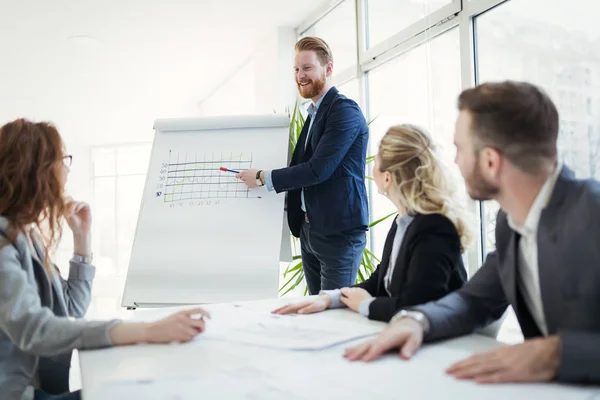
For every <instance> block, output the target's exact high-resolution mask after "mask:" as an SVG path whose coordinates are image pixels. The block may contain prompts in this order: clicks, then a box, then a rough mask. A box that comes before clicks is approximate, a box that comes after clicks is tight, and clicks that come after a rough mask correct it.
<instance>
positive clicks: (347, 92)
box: [338, 79, 364, 112]
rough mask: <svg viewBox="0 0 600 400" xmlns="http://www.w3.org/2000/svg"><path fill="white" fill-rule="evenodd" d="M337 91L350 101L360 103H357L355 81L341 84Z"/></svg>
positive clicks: (358, 94) (358, 95) (357, 91)
mask: <svg viewBox="0 0 600 400" xmlns="http://www.w3.org/2000/svg"><path fill="white" fill-rule="evenodd" d="M338 90H339V91H340V93H341V94H343V95H344V96H346V97H347V98H349V99H352V100H354V101H355V102H357V103H360V102H359V97H360V91H359V87H358V80H357V79H352V80H350V81H348V82H346V83H343V84H341V85H340V86H338ZM363 112H364V110H363Z"/></svg>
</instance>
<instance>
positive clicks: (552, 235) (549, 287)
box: [537, 167, 574, 335]
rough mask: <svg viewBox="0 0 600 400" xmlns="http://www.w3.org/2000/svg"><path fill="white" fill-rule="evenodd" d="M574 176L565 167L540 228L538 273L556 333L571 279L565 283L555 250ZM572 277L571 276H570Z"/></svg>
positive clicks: (546, 312) (550, 323)
mask: <svg viewBox="0 0 600 400" xmlns="http://www.w3.org/2000/svg"><path fill="white" fill-rule="evenodd" d="M573 177H574V175H573V172H572V171H571V170H570V169H569V168H567V167H563V168H562V170H561V172H560V175H559V176H558V179H557V180H556V184H555V185H554V190H553V191H552V196H551V197H550V201H549V202H548V205H547V206H546V208H544V209H543V210H542V214H541V216H540V222H539V225H538V231H537V246H538V274H539V279H540V291H541V296H542V304H543V308H544V316H545V319H546V326H547V328H548V334H550V335H552V334H554V333H556V329H557V326H558V317H559V316H560V310H561V306H560V305H561V292H560V289H561V286H563V285H564V287H565V288H567V290H568V288H569V282H562V278H561V277H564V276H565V275H564V273H563V272H564V271H563V270H562V268H564V266H563V265H560V263H559V259H558V258H557V257H556V256H555V249H556V247H557V242H558V239H559V235H560V229H559V227H560V226H562V221H561V215H562V214H561V212H560V209H561V207H562V205H563V203H564V201H565V198H566V196H567V194H568V191H569V181H570V180H571V179H572V178H573ZM566 279H568V276H567V277H566Z"/></svg>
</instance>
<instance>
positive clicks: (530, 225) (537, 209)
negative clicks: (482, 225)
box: [507, 161, 562, 235]
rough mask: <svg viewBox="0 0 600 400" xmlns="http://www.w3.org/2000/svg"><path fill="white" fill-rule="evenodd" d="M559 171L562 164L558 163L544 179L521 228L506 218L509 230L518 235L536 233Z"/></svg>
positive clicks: (509, 217)
mask: <svg viewBox="0 0 600 400" xmlns="http://www.w3.org/2000/svg"><path fill="white" fill-rule="evenodd" d="M561 170H562V162H561V161H559V162H558V163H557V164H556V168H555V169H554V172H553V173H552V174H551V175H550V176H549V177H548V179H546V182H544V185H543V186H542V188H541V189H540V192H539V193H538V195H537V196H536V198H535V200H534V201H533V204H532V205H531V208H530V209H529V213H528V214H527V217H526V218H525V223H524V224H523V226H519V225H518V224H517V223H515V222H514V220H513V219H512V218H511V216H510V215H509V216H508V217H507V220H508V226H510V228H511V229H512V230H513V231H516V232H517V233H519V234H520V235H524V234H534V233H535V232H536V231H537V227H538V225H539V222H540V217H541V215H542V211H543V210H544V208H546V206H547V205H548V203H549V202H550V198H551V197H552V192H553V191H554V186H555V185H556V181H557V180H558V176H559V175H560V171H561Z"/></svg>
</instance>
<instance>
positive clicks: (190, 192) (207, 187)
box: [164, 150, 257, 203]
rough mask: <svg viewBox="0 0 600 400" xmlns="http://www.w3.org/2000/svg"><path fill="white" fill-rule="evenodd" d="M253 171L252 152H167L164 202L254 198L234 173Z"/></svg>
mask: <svg viewBox="0 0 600 400" xmlns="http://www.w3.org/2000/svg"><path fill="white" fill-rule="evenodd" d="M221 167H225V168H227V169H229V170H232V171H243V170H246V169H251V168H252V153H229V154H224V153H223V152H220V153H215V152H211V153H206V152H205V153H203V154H201V156H200V158H199V157H198V153H197V152H195V153H188V152H183V153H181V152H173V151H171V150H169V161H168V164H167V171H166V180H165V190H164V202H165V203H172V202H178V201H184V200H201V199H227V198H249V197H257V196H253V195H252V194H251V192H250V189H248V187H247V186H246V184H245V183H244V182H242V181H241V180H239V179H237V178H236V177H235V175H236V174H235V173H233V172H229V171H227V172H225V171H222V170H221V169H220V168H221Z"/></svg>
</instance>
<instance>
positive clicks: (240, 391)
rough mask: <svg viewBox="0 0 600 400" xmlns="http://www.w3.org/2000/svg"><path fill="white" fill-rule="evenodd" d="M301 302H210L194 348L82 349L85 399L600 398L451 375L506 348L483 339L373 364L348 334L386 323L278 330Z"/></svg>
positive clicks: (133, 316)
mask: <svg viewBox="0 0 600 400" xmlns="http://www.w3.org/2000/svg"><path fill="white" fill-rule="evenodd" d="M297 300H298V299H290V298H284V299H281V298H279V299H272V300H261V301H252V302H241V303H224V304H212V305H206V306H203V307H204V308H206V309H207V310H209V311H210V312H211V313H212V319H211V320H209V321H208V322H207V330H206V333H205V334H201V335H199V336H198V337H197V338H196V339H195V340H193V341H191V342H189V343H173V344H164V345H150V344H138V345H134V346H124V347H114V348H108V349H100V350H88V351H80V352H79V361H80V368H81V378H82V394H83V398H84V399H85V400H106V399H138V398H139V399H144V400H153V399H161V400H162V399H169V400H184V399H248V400H258V399H265V400H275V399H286V400H304V399H365V400H367V399H378V400H380V399H384V400H385V399H401V398H402V399H406V398H410V399H455V398H456V399H460V400H467V399H482V398H485V399H486V400H494V399H519V398H524V399H525V398H527V399H533V398H535V399H587V400H591V399H600V387H592V386H575V385H561V384H557V383H550V384H501V385H481V384H476V383H474V382H471V381H460V380H456V379H454V378H453V377H451V376H448V375H446V374H445V373H444V370H445V369H446V368H447V367H448V366H449V365H450V364H452V363H453V362H455V361H458V360H461V359H463V358H465V357H467V356H468V355H470V354H472V353H473V352H481V351H487V350H491V349H494V348H497V347H499V346H502V345H503V344H502V343H500V342H497V341H496V340H494V339H492V338H489V337H485V336H482V335H478V334H473V335H468V336H464V337H460V338H456V339H452V340H447V341H443V342H437V343H433V344H427V345H425V346H424V347H423V348H422V349H421V350H420V351H419V352H418V353H417V354H416V355H415V356H414V357H413V359H411V360H410V361H405V360H402V359H401V358H400V357H398V355H397V353H389V354H387V355H385V356H384V357H382V358H381V359H379V360H377V361H375V362H371V363H364V362H349V361H347V360H346V359H344V358H343V357H342V355H343V353H344V349H345V348H346V347H348V346H349V345H351V344H355V343H360V341H362V340H366V337H367V336H365V337H362V338H354V339H348V337H351V336H352V335H353V334H354V333H356V332H359V333H362V334H365V335H372V334H374V333H376V332H377V331H380V330H382V329H383V328H384V327H385V324H383V323H380V322H375V321H369V320H368V319H366V318H364V317H363V316H361V315H359V314H357V313H354V312H352V311H350V310H348V309H337V310H328V311H326V312H323V313H319V314H313V315H306V316H285V318H288V317H289V319H279V320H273V322H274V323H273V324H271V322H270V320H269V318H271V317H272V316H271V314H270V311H271V310H272V309H274V308H276V307H278V306H280V305H283V304H286V303H289V302H291V301H297ZM183 308H190V307H168V308H154V309H137V310H133V311H127V317H126V318H125V319H127V320H132V321H153V320H157V319H159V318H162V317H164V316H166V315H169V314H171V313H172V312H174V311H177V310H180V309H183ZM282 318H284V317H282ZM211 331H212V332H211ZM336 341H339V342H337V343H336Z"/></svg>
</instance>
